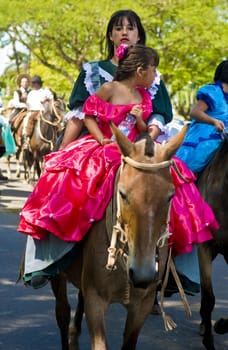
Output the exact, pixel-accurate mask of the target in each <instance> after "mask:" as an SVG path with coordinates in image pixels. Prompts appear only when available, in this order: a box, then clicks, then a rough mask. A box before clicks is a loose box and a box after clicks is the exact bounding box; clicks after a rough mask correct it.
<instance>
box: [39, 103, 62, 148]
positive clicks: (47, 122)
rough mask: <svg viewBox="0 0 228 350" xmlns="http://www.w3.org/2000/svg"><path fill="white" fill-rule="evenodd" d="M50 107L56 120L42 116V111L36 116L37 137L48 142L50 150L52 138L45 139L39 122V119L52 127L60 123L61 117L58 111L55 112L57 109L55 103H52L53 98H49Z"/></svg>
mask: <svg viewBox="0 0 228 350" xmlns="http://www.w3.org/2000/svg"><path fill="white" fill-rule="evenodd" d="M51 108H52V110H53V112H54V115H55V117H56V118H57V120H56V121H55V122H52V121H50V120H48V119H46V118H45V117H44V112H43V111H40V118H38V132H39V137H40V139H41V140H42V141H44V142H46V143H48V144H49V145H50V150H51V151H52V150H53V149H54V143H53V139H50V140H49V139H47V138H46V137H44V136H43V135H42V132H41V127H40V122H41V121H43V122H44V123H46V124H48V125H50V126H52V127H57V126H58V125H59V124H60V123H61V121H62V117H61V116H60V115H59V114H58V112H57V109H56V107H55V103H54V99H52V100H51Z"/></svg>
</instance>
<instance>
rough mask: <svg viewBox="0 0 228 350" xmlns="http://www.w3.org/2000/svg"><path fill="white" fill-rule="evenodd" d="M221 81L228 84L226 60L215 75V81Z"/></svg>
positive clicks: (227, 63) (227, 61) (220, 64)
mask: <svg viewBox="0 0 228 350" xmlns="http://www.w3.org/2000/svg"><path fill="white" fill-rule="evenodd" d="M218 80H219V81H221V82H222V83H227V84H228V60H224V61H222V62H221V63H219V65H218V66H217V68H216V70H215V75H214V81H215V82H216V81H218Z"/></svg>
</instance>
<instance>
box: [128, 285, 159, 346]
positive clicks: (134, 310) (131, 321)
mask: <svg viewBox="0 0 228 350" xmlns="http://www.w3.org/2000/svg"><path fill="white" fill-rule="evenodd" d="M155 297H156V291H154V292H152V293H149V294H148V295H147V296H146V297H145V298H143V299H141V297H140V296H139V297H137V296H136V298H135V300H137V303H136V302H135V303H134V302H132V304H131V305H130V306H129V307H127V309H128V313H127V319H126V323H125V330H124V339H123V345H122V347H121V350H135V349H136V344H137V340H138V336H139V333H140V331H141V328H142V326H143V324H144V322H145V320H146V318H147V317H148V315H149V314H150V312H151V308H152V306H153V304H154V300H155ZM131 298H132V297H131ZM140 300H141V302H140V303H138V302H139V301H140Z"/></svg>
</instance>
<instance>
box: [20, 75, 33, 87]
mask: <svg viewBox="0 0 228 350" xmlns="http://www.w3.org/2000/svg"><path fill="white" fill-rule="evenodd" d="M23 78H26V79H28V81H29V82H30V81H31V77H30V75H29V74H26V73H22V74H19V75H18V77H17V85H18V86H19V87H20V86H21V80H22V79H23Z"/></svg>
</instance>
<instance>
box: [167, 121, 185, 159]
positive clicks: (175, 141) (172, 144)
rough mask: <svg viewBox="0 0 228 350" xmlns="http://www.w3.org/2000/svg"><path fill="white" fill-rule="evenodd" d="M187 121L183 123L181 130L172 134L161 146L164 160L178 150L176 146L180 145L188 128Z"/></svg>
mask: <svg viewBox="0 0 228 350" xmlns="http://www.w3.org/2000/svg"><path fill="white" fill-rule="evenodd" d="M188 127H189V123H188V124H185V125H184V126H183V128H182V129H181V131H179V132H178V133H177V134H176V135H174V136H173V137H172V138H171V139H170V140H169V141H168V142H167V143H166V144H165V145H164V148H163V152H164V153H163V158H164V160H167V159H170V158H171V157H172V156H173V155H174V154H175V153H176V151H177V150H178V148H179V147H180V146H181V145H182V143H183V141H184V138H185V135H186V132H187V130H188Z"/></svg>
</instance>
